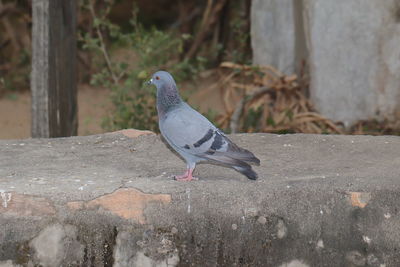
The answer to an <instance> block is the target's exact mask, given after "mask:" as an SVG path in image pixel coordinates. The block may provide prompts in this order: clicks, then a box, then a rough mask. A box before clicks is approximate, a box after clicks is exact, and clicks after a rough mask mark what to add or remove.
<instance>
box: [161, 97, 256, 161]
mask: <svg viewBox="0 0 400 267" xmlns="http://www.w3.org/2000/svg"><path fill="white" fill-rule="evenodd" d="M160 129H161V132H162V134H163V136H164V138H165V139H167V141H168V142H169V143H170V144H172V145H173V146H174V147H175V148H176V149H178V150H181V151H184V152H185V153H189V154H192V155H195V156H198V157H202V158H204V159H208V160H211V161H216V162H219V163H222V164H224V165H230V166H231V165H232V166H234V165H240V164H239V163H240V162H243V163H245V162H248V163H254V164H257V165H259V164H260V160H259V159H257V158H256V157H255V156H254V155H253V153H251V152H250V151H248V150H246V149H243V148H241V147H239V146H237V145H236V144H234V143H233V142H232V141H231V140H230V139H229V138H228V137H226V136H225V134H224V133H223V132H222V131H221V130H219V129H218V128H216V127H215V126H214V125H213V124H212V123H211V122H210V121H209V120H208V119H206V118H205V117H204V116H203V115H201V114H200V113H198V112H197V111H195V110H194V109H192V108H191V107H189V106H188V105H187V104H185V105H184V106H183V107H182V108H179V109H175V110H173V111H171V112H169V113H168V115H167V118H166V119H165V120H164V121H163V122H162V123H160ZM239 161H240V162H239ZM246 165H248V164H246Z"/></svg>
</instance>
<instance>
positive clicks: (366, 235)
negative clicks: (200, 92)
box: [0, 133, 400, 267]
mask: <svg viewBox="0 0 400 267" xmlns="http://www.w3.org/2000/svg"><path fill="white" fill-rule="evenodd" d="M125 134H126V133H125ZM231 138H232V139H233V140H234V141H235V142H237V143H238V144H239V145H241V146H243V147H245V148H248V149H250V150H251V151H253V152H254V153H255V155H257V156H258V157H259V158H260V160H261V166H260V167H255V170H256V171H257V172H258V173H259V180H257V181H250V180H248V179H246V178H245V177H244V176H242V175H240V174H239V173H237V172H235V171H234V170H231V169H226V168H223V167H219V166H213V165H199V166H198V168H197V170H196V176H198V177H199V178H200V179H199V180H198V181H193V182H177V181H174V180H172V178H171V176H172V175H173V174H180V173H181V172H183V171H184V169H185V164H184V162H183V161H182V160H181V159H179V158H178V157H177V156H176V155H175V154H174V153H172V152H171V151H170V150H169V149H168V148H167V147H166V145H165V144H164V143H163V142H162V141H161V140H160V137H159V136H157V135H147V136H140V137H137V138H129V137H127V136H126V135H123V134H122V133H112V134H105V135H95V136H87V137H72V138H58V139H28V140H2V141H0V196H1V199H0V202H1V203H0V204H1V205H0V222H1V225H2V227H1V230H0V266H144V267H146V266H157V267H161V266H290V267H293V266H296V267H298V266H400V253H399V250H400V211H399V208H398V206H399V205H398V203H399V200H400V138H399V137H390V136H382V137H372V136H336V135H304V134H295V135H273V134H238V135H233V136H231Z"/></svg>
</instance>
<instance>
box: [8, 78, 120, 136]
mask: <svg viewBox="0 0 400 267" xmlns="http://www.w3.org/2000/svg"><path fill="white" fill-rule="evenodd" d="M30 105H31V96H30V92H29V91H24V92H16V93H14V92H12V93H8V94H6V95H5V96H4V97H3V98H0V139H22V138H29V137H30V136H31V133H30V130H31V129H30V127H31V110H30V109H31V106H30ZM78 107H79V109H78V117H79V128H78V135H91V134H97V133H103V132H104V129H102V128H101V122H102V119H103V118H104V117H105V116H106V114H107V112H108V111H109V110H110V108H112V104H111V102H110V98H109V91H108V90H106V89H99V88H93V87H89V86H80V88H79V90H78Z"/></svg>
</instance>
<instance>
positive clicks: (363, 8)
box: [251, 0, 400, 125]
mask: <svg viewBox="0 0 400 267" xmlns="http://www.w3.org/2000/svg"><path fill="white" fill-rule="evenodd" d="M251 21H252V30H251V33H252V47H253V52H254V63H256V64H270V65H274V66H277V67H278V68H279V69H281V70H283V71H286V73H290V72H291V71H296V70H297V69H298V66H299V64H300V61H301V60H302V59H306V60H307V61H308V64H309V72H310V76H311V87H310V93H311V97H312V99H313V101H314V103H315V105H316V107H317V109H318V110H319V111H320V112H321V113H322V114H323V115H325V116H327V117H329V118H331V119H333V120H335V121H342V122H344V123H345V125H350V124H352V123H354V122H356V121H358V120H363V119H371V118H378V119H384V118H390V119H395V118H400V45H399V43H400V2H398V1H396V0H385V1H375V0H338V1H325V0H299V1H297V0H296V1H290V0H286V1H279V4H278V1H264V0H254V1H253V2H252V17H251Z"/></svg>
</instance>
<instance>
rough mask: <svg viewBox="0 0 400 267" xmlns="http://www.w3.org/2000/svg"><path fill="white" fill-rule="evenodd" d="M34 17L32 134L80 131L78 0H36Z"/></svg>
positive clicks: (33, 2)
mask: <svg viewBox="0 0 400 267" xmlns="http://www.w3.org/2000/svg"><path fill="white" fill-rule="evenodd" d="M32 18H33V25H32V73H31V93H32V137H59V136H71V135H76V134H77V129H78V119H77V96H76V95H77V90H76V0H33V1H32Z"/></svg>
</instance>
